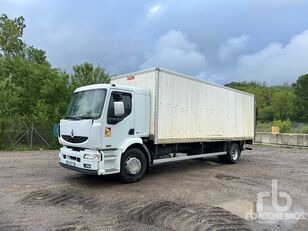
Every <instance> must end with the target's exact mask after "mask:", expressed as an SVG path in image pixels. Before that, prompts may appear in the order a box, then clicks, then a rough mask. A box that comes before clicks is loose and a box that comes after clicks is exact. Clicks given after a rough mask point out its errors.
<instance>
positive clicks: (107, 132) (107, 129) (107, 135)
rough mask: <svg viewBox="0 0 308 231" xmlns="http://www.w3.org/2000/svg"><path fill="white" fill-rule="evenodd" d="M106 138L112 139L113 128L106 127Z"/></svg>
mask: <svg viewBox="0 0 308 231" xmlns="http://www.w3.org/2000/svg"><path fill="white" fill-rule="evenodd" d="M105 137H111V127H105Z"/></svg>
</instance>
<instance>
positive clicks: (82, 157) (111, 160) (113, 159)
mask: <svg viewBox="0 0 308 231" xmlns="http://www.w3.org/2000/svg"><path fill="white" fill-rule="evenodd" d="M89 156H90V157H91V156H97V159H89ZM87 157H88V158H87ZM120 157H121V155H120V152H119V150H104V151H98V150H92V149H84V150H80V151H78V150H73V149H72V148H68V147H65V146H64V147H62V148H60V152H59V164H60V166H62V167H64V168H67V169H70V170H74V171H76V172H80V173H83V174H88V175H108V174H114V173H119V172H120Z"/></svg>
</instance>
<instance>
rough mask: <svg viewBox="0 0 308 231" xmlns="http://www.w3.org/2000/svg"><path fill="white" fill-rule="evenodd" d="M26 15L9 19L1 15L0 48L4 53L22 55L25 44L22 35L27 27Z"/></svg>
mask: <svg viewBox="0 0 308 231" xmlns="http://www.w3.org/2000/svg"><path fill="white" fill-rule="evenodd" d="M24 22H25V19H24V17H22V16H20V17H18V18H15V19H9V18H8V17H7V16H6V15H5V14H2V15H0V49H1V51H2V55H13V56H14V55H22V54H23V50H24V47H25V44H24V43H23V41H22V39H21V37H22V35H23V30H24V28H25V27H26V25H25V24H24Z"/></svg>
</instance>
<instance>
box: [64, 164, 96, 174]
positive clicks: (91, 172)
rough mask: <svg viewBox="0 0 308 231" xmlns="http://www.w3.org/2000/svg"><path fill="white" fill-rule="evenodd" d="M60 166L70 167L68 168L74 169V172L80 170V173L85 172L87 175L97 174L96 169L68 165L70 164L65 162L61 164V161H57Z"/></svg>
mask: <svg viewBox="0 0 308 231" xmlns="http://www.w3.org/2000/svg"><path fill="white" fill-rule="evenodd" d="M59 164H60V166H62V167H64V168H67V169H70V170H74V171H76V172H80V173H82V174H87V175H98V174H97V171H96V170H88V169H84V168H77V167H74V166H70V165H67V164H63V163H61V162H59Z"/></svg>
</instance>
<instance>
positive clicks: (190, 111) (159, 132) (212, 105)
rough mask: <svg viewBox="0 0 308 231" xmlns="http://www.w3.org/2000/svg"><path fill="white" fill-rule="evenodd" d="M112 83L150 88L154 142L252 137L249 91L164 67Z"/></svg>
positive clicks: (251, 106)
mask: <svg viewBox="0 0 308 231" xmlns="http://www.w3.org/2000/svg"><path fill="white" fill-rule="evenodd" d="M129 76H134V78H128V77H129ZM129 79H130V80H129ZM112 82H113V83H116V84H121V85H128V86H135V87H141V88H145V89H148V90H150V94H151V124H150V134H151V135H153V136H154V137H155V139H154V141H155V143H180V142H197V141H211V140H226V139H230V140H233V139H253V137H254V125H255V122H254V121H255V102H254V100H255V99H254V96H253V95H251V94H248V93H244V92H240V91H237V90H233V89H229V88H226V87H224V86H220V85H216V84H212V83H208V82H206V81H201V80H198V79H194V78H191V77H188V76H184V75H181V74H179V73H175V72H172V71H168V70H164V69H149V70H146V71H141V72H136V73H132V74H127V75H122V76H118V77H116V78H114V79H113V80H112Z"/></svg>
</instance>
